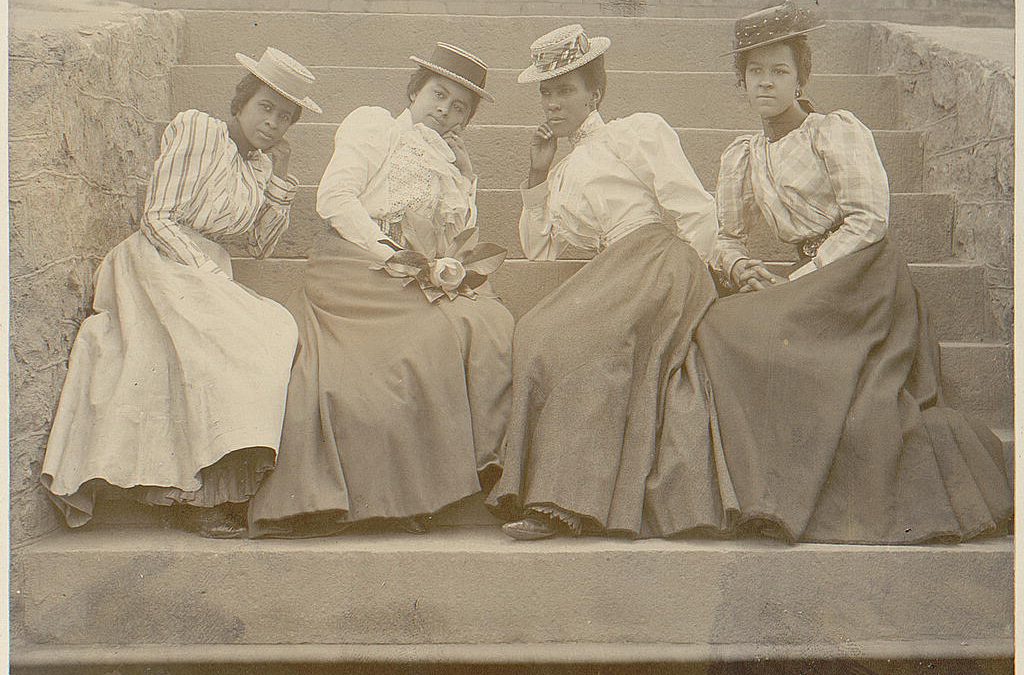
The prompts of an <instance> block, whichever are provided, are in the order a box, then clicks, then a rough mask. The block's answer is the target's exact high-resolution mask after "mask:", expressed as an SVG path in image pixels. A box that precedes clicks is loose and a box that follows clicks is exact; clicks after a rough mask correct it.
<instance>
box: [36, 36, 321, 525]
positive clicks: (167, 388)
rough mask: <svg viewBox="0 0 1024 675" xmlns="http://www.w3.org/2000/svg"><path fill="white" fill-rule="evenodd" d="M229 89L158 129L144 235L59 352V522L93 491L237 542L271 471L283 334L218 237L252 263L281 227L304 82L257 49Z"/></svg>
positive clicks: (126, 245)
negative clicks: (207, 108) (108, 490)
mask: <svg viewBox="0 0 1024 675" xmlns="http://www.w3.org/2000/svg"><path fill="white" fill-rule="evenodd" d="M236 56H237V58H238V60H239V61H240V62H241V63H242V65H243V66H245V68H246V69H247V70H248V71H249V74H247V75H246V76H245V77H244V78H243V79H242V80H241V81H240V82H239V83H238V86H237V87H236V90H235V97H234V98H233V99H232V101H231V115H230V117H228V118H227V121H226V122H224V121H221V120H219V119H217V118H214V117H211V116H210V115H208V114H206V113H204V112H200V111H198V110H188V111H186V112H183V113H180V114H179V115H178V116H177V117H175V118H174V120H172V121H171V123H170V124H169V125H168V127H167V129H166V130H165V131H164V134H163V140H162V143H161V152H160V156H159V158H158V159H157V160H156V164H155V165H154V168H153V177H152V179H151V181H150V185H149V191H148V193H147V195H146V205H145V210H144V212H143V215H142V220H141V223H140V229H139V231H138V232H136V233H135V234H133V235H131V236H130V237H128V238H127V239H126V240H125V241H123V242H121V243H120V244H118V245H117V246H116V247H115V248H114V249H113V250H112V251H111V252H110V253H109V254H107V256H106V258H104V260H103V262H102V263H101V264H100V267H99V270H98V272H97V282H96V293H95V298H94V302H93V306H94V308H95V310H96V314H95V315H93V316H90V317H88V318H87V319H86V320H85V321H84V322H83V324H82V327H81V330H80V331H79V333H78V337H77V338H76V340H75V345H74V348H73V349H72V352H71V360H70V363H69V366H68V376H67V380H66V381H65V383H64V390H63V392H62V394H61V400H60V404H59V406H58V409H57V415H56V418H55V420H54V423H53V429H52V431H51V433H50V439H49V443H48V445H47V450H46V457H45V459H44V461H43V470H42V482H43V484H44V485H45V486H46V487H47V489H48V490H49V491H50V495H51V497H52V499H53V501H54V503H55V504H56V505H57V507H58V508H59V509H60V511H61V512H62V513H63V515H64V517H65V520H66V521H67V523H68V525H70V526H72V527H77V526H80V525H83V524H85V523H86V522H88V521H89V520H90V518H91V517H92V513H93V506H94V502H95V499H96V494H97V492H98V491H99V490H100V489H102V488H104V486H115V487H117V488H124V489H126V490H127V493H128V494H129V495H130V496H132V497H134V498H137V499H139V500H140V501H143V502H146V503H151V504H159V505H172V504H179V505H183V506H186V507H204V508H191V509H189V508H186V509H184V510H185V511H186V512H187V515H188V517H187V519H186V521H187V522H188V523H190V524H192V525H195V526H197V527H198V528H199V530H200V533H201V534H204V535H207V536H216V537H227V536H236V535H238V534H240V533H243V532H244V531H245V517H244V515H243V514H240V513H238V509H237V508H234V507H233V506H232V505H233V504H244V502H245V501H246V500H247V499H248V498H249V497H250V496H251V495H252V494H253V493H254V492H255V491H256V488H257V486H258V485H259V482H260V479H261V477H262V475H263V474H264V472H266V471H267V470H269V469H270V468H272V467H273V465H274V460H275V455H276V452H277V448H278V441H279V439H280V435H281V422H282V419H283V416H284V402H285V393H286V388H287V384H288V375H289V369H290V367H291V362H292V355H293V353H294V350H295V340H296V336H295V323H294V321H293V320H292V318H291V316H290V315H289V314H288V312H287V311H285V309H284V308H283V307H281V306H280V305H278V304H277V303H275V302H273V301H271V300H268V299H266V298H262V297H260V296H257V295H255V294H254V293H252V292H251V291H249V290H248V289H246V288H244V287H242V286H240V285H239V284H237V283H235V282H234V281H233V280H232V276H231V258H230V256H229V255H228V252H227V251H226V250H225V249H224V248H222V247H221V246H220V244H219V243H218V242H220V241H223V240H225V239H228V238H232V237H237V238H241V239H242V240H243V241H244V242H245V243H246V245H247V246H248V248H249V250H250V251H251V252H252V253H253V255H255V256H257V257H262V256H265V255H267V254H268V253H269V252H270V251H271V249H273V247H274V245H275V244H276V242H277V241H278V240H279V239H280V237H281V234H282V233H283V232H284V231H285V229H286V228H287V226H288V216H289V210H290V205H291V202H292V199H293V197H294V195H295V186H296V181H295V179H294V178H292V177H291V176H289V174H288V163H289V154H290V152H289V148H288V143H287V141H286V140H284V135H285V132H287V130H288V129H289V128H290V127H291V125H292V124H294V123H295V122H296V121H297V120H298V119H299V115H300V113H301V111H302V109H307V110H312V111H313V112H317V113H319V112H320V108H319V107H317V105H316V103H314V102H313V101H312V99H310V98H309V96H308V95H307V91H308V90H309V89H310V86H311V84H312V83H313V79H314V78H313V76H312V75H311V74H310V72H309V71H308V70H307V69H306V68H304V67H303V66H302V64H300V63H298V62H297V61H295V60H294V59H292V58H291V57H289V56H288V55H287V54H284V53H283V52H280V51H278V50H276V49H273V48H268V49H267V50H266V52H265V53H264V54H263V56H262V57H261V58H260V60H259V61H254V60H253V59H251V58H249V57H247V56H245V55H242V54H237V55H236Z"/></svg>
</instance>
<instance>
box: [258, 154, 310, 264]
mask: <svg viewBox="0 0 1024 675" xmlns="http://www.w3.org/2000/svg"><path fill="white" fill-rule="evenodd" d="M298 184H299V182H298V180H296V179H295V176H292V175H289V176H288V177H287V178H280V177H278V176H277V175H276V174H273V173H271V174H270V180H269V182H268V183H267V189H266V190H265V191H264V202H263V206H262V207H261V208H260V211H259V214H258V215H257V216H256V223H255V224H254V225H253V227H252V229H251V230H249V234H248V237H247V242H246V243H247V244H248V247H249V253H250V254H251V255H252V256H253V257H255V258H266V257H267V256H268V255H270V254H271V253H272V252H273V251H274V247H275V246H277V242H278V241H280V240H281V235H283V234H284V233H285V230H287V229H288V220H289V217H290V213H291V208H292V202H293V201H294V200H295V190H296V188H297V187H298Z"/></svg>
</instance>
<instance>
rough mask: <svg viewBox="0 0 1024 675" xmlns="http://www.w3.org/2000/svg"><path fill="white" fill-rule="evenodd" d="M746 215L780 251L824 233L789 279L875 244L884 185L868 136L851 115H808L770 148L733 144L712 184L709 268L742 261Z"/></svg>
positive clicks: (884, 204)
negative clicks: (713, 235) (713, 231)
mask: <svg viewBox="0 0 1024 675" xmlns="http://www.w3.org/2000/svg"><path fill="white" fill-rule="evenodd" d="M754 207H756V208H757V209H759V210H760V212H761V213H762V214H763V215H764V218H765V220H766V221H767V222H768V226H769V227H770V228H771V229H772V231H773V232H774V233H775V236H776V237H778V239H779V240H780V241H783V242H786V243H790V244H799V243H800V242H802V241H804V240H807V239H810V238H813V237H819V236H822V235H826V234H828V233H829V232H831V234H828V238H827V239H826V240H825V241H824V242H823V243H821V244H820V245H819V246H818V249H817V254H816V255H815V257H814V259H813V260H812V261H811V262H809V263H807V264H806V265H804V266H803V267H801V268H800V269H798V270H797V271H796V272H793V273H792V274H791V275H790V279H796V278H798V277H800V276H803V275H804V274H807V273H810V272H813V271H814V270H816V269H819V268H821V267H824V266H825V265H828V264H829V263H831V262H834V261H835V260H838V259H839V258H842V257H843V256H847V255H850V254H851V253H854V252H855V251H859V250H860V249H862V248H865V247H867V246H869V245H871V244H873V243H875V242H877V241H879V240H881V239H882V237H884V236H885V233H886V232H887V231H888V229H889V181H888V178H887V176H886V174H885V168H884V167H883V166H882V160H881V159H880V158H879V156H878V149H877V148H876V147H875V139H874V136H872V135H871V131H870V130H869V129H868V128H867V127H865V126H864V125H863V124H861V122H860V120H858V119H857V118H856V117H854V116H853V114H852V113H849V112H847V111H845V110H837V111H835V112H831V113H829V114H827V115H822V114H820V113H810V114H809V115H808V116H807V118H806V119H805V120H804V121H803V123H802V124H801V125H800V126H799V127H798V128H796V129H794V130H793V131H791V132H789V133H788V134H786V135H785V136H783V137H782V138H780V139H779V140H777V141H775V142H774V143H769V142H768V141H767V140H766V139H765V136H764V133H758V134H753V135H747V136H740V137H739V138H737V139H736V140H735V141H733V143H732V145H730V146H729V147H728V148H727V149H726V150H725V152H724V153H722V165H721V170H720V171H719V177H718V219H719V223H720V226H721V230H720V231H719V234H718V242H717V245H716V248H715V255H714V265H715V267H716V268H718V269H721V270H722V271H724V272H727V273H728V272H731V270H732V266H733V265H734V264H736V261H737V260H740V259H743V258H749V257H750V254H749V253H748V251H747V244H746V242H747V230H748V228H749V226H750V218H751V217H752V213H753V215H754V217H756V211H755V212H752V211H751V208H754ZM833 230H834V231H833Z"/></svg>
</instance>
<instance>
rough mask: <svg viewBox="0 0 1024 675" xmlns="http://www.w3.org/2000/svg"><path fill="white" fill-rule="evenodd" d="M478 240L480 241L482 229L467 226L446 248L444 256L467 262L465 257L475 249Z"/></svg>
mask: <svg viewBox="0 0 1024 675" xmlns="http://www.w3.org/2000/svg"><path fill="white" fill-rule="evenodd" d="M478 241H480V230H478V229H477V228H475V227H467V228H466V229H465V230H463V231H462V232H459V233H458V234H457V235H455V239H453V240H452V243H451V244H450V245H449V246H448V248H447V249H446V250H445V252H444V257H446V258H456V259H458V260H460V261H463V262H465V261H464V260H463V258H464V257H465V256H466V255H468V254H469V253H470V252H471V251H472V250H473V248H474V247H475V246H476V244H477V242H478Z"/></svg>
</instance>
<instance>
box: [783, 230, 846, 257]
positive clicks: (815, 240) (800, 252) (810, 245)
mask: <svg viewBox="0 0 1024 675" xmlns="http://www.w3.org/2000/svg"><path fill="white" fill-rule="evenodd" d="M842 226H843V222H842V221H839V222H838V223H836V224H835V225H833V226H832V227H831V228H829V229H828V230H827V231H825V232H822V233H821V234H817V235H814V236H813V237H808V238H807V239H802V240H800V241H798V242H797V243H796V244H794V246H796V254H797V256H798V257H799V258H800V262H802V263H803V262H807V261H808V260H810V259H811V258H813V257H814V256H816V255H818V248H820V247H821V245H822V244H824V243H825V240H826V239H828V238H829V237H831V236H832V235H833V234H835V231H836V230H838V229H839V228H840V227H842Z"/></svg>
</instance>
